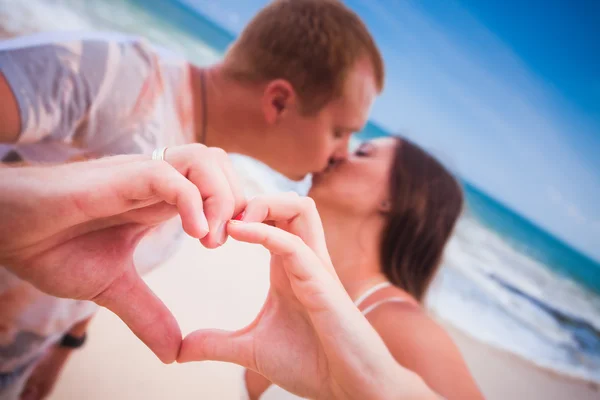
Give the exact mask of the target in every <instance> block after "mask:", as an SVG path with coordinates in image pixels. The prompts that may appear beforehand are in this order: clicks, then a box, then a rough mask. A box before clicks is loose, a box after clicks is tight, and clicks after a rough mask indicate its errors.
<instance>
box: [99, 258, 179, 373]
mask: <svg viewBox="0 0 600 400" xmlns="http://www.w3.org/2000/svg"><path fill="white" fill-rule="evenodd" d="M93 300H94V302H95V303H97V304H98V305H100V306H103V307H106V308H108V309H109V310H110V311H112V312H113V313H115V314H116V315H117V316H118V317H119V318H121V320H123V322H125V324H126V325H127V326H128V327H129V329H131V331H132V332H133V333H134V334H135V335H136V336H137V337H138V338H139V339H140V340H141V341H142V342H144V343H145V344H146V346H148V347H149V348H150V350H152V351H153V352H154V354H156V356H157V357H158V358H159V359H160V360H161V361H162V362H164V363H167V364H168V363H172V362H173V361H175V359H176V358H177V353H178V351H179V347H180V345H181V330H180V329H179V325H178V324H177V321H176V320H175V317H174V316H173V314H171V312H170V311H169V309H168V308H167V307H166V306H165V304H164V303H163V302H162V301H161V300H160V299H159V298H158V297H157V296H156V295H155V294H154V293H153V292H152V290H150V288H149V287H148V286H147V285H146V283H145V282H144V281H143V280H142V278H140V276H139V275H138V273H137V271H136V270H135V269H134V268H133V267H131V268H128V269H127V270H126V272H125V273H124V274H123V275H122V276H121V277H120V278H119V279H117V280H116V281H115V282H113V283H112V284H111V285H110V286H109V287H108V289H106V290H105V291H104V292H102V293H101V294H100V295H99V296H97V297H96V298H94V299H93Z"/></svg>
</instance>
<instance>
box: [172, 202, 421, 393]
mask: <svg viewBox="0 0 600 400" xmlns="http://www.w3.org/2000/svg"><path fill="white" fill-rule="evenodd" d="M262 222H271V223H274V226H270V225H268V224H265V223H262ZM228 232H229V235H230V236H231V237H233V238H234V239H236V240H240V241H243V242H248V243H256V244H261V245H263V246H264V247H265V248H267V249H268V250H269V251H270V252H271V253H272V257H271V270H270V280H271V287H270V289H269V293H268V296H267V300H266V302H265V304H264V305H263V308H262V310H261V311H260V313H259V314H258V316H257V317H256V319H255V320H254V321H253V322H252V323H251V324H250V325H249V326H247V327H246V328H244V329H242V330H240V331H237V332H225V331H218V330H200V331H196V332H193V333H191V334H190V335H189V336H188V337H186V338H185V339H184V341H183V345H182V348H181V351H180V354H179V357H178V361H180V362H187V361H200V360H218V361H227V362H233V363H236V364H239V365H241V366H243V367H246V368H249V369H252V370H254V371H257V372H258V373H260V374H262V375H264V376H265V377H266V378H268V379H269V380H270V381H271V382H273V383H275V384H277V385H279V386H281V387H283V388H284V389H286V390H288V391H290V392H293V393H296V394H298V395H300V396H304V397H310V398H344V399H353V398H356V399H365V398H369V399H376V398H386V399H389V398H400V397H399V396H406V397H402V398H429V397H428V396H432V398H433V393H432V392H431V391H430V390H429V389H428V388H427V387H426V386H425V385H424V383H423V382H422V381H421V379H420V378H419V377H418V376H416V375H415V374H413V373H411V372H409V371H407V370H405V369H403V368H402V367H400V366H399V365H398V364H397V363H396V362H395V360H394V359H393V357H392V356H391V354H390V353H389V352H388V350H387V348H386V347H385V344H384V343H383V341H382V340H381V338H380V337H379V336H378V335H377V333H376V332H375V330H374V329H373V328H372V327H371V326H370V324H369V323H368V321H367V320H366V319H365V318H364V317H363V315H362V314H361V313H360V312H359V311H358V309H357V308H356V306H355V305H354V303H353V302H352V300H351V299H350V297H349V296H348V295H347V293H346V291H345V290H344V288H343V286H342V285H341V283H340V281H339V279H338V278H337V275H336V274H335V270H334V269H333V266H332V264H331V260H330V258H329V255H328V252H327V248H326V244H325V237H324V233H323V227H322V224H321V220H320V218H319V215H318V212H317V210H316V207H315V205H314V202H313V201H312V200H311V199H309V198H300V197H298V196H297V195H293V194H286V195H279V196H269V197H258V198H256V199H254V200H252V201H251V202H250V203H249V204H248V206H247V208H246V211H245V212H244V215H243V218H242V222H237V221H232V222H231V223H230V225H229V229H228ZM413 396H417V397H413Z"/></svg>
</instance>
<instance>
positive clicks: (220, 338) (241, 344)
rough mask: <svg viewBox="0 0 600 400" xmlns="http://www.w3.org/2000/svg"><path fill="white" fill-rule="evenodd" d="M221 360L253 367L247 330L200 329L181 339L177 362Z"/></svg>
mask: <svg viewBox="0 0 600 400" xmlns="http://www.w3.org/2000/svg"><path fill="white" fill-rule="evenodd" d="M209 360H210V361H223V362H229V363H234V364H238V365H241V366H242V367H245V368H251V369H255V367H256V366H255V365H254V364H255V362H254V347H253V345H252V336H251V334H250V333H249V332H247V330H241V331H237V332H229V331H224V330H220V329H201V330H198V331H195V332H192V333H190V334H189V335H188V336H186V338H185V339H184V340H183V343H182V345H181V350H180V351H179V356H178V357H177V362H180V363H185V362H190V361H209Z"/></svg>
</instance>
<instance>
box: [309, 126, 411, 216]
mask: <svg viewBox="0 0 600 400" xmlns="http://www.w3.org/2000/svg"><path fill="white" fill-rule="evenodd" d="M398 145H400V139H395V138H382V139H376V140H373V141H370V142H364V143H362V144H361V145H360V147H358V149H357V150H356V151H355V152H354V153H352V154H350V156H349V157H348V159H347V160H345V161H340V162H338V163H336V164H335V165H333V166H331V167H329V168H328V169H327V170H326V171H325V172H323V173H320V174H316V175H314V176H313V186H312V188H311V189H310V192H309V196H310V197H312V198H313V199H314V200H315V202H316V203H317V206H318V207H319V208H320V209H323V208H328V207H335V209H336V210H338V211H343V212H345V213H350V214H353V215H364V216H366V215H370V214H373V213H375V212H379V211H381V210H384V209H385V208H386V202H387V200H388V197H389V177H390V170H391V167H392V163H393V160H394V156H395V154H396V146H398Z"/></svg>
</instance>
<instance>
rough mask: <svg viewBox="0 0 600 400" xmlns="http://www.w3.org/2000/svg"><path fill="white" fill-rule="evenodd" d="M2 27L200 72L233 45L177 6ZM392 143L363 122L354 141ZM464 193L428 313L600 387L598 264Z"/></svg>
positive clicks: (15, 5)
mask: <svg viewBox="0 0 600 400" xmlns="http://www.w3.org/2000/svg"><path fill="white" fill-rule="evenodd" d="M0 19H1V22H0V37H2V36H3V37H9V36H11V35H15V34H22V33H31V32H38V31H43V30H90V29H100V30H117V31H122V32H127V33H136V34H143V35H145V36H146V37H148V38H149V39H150V40H151V41H153V42H155V43H157V44H160V45H162V46H165V47H169V48H171V49H173V50H175V51H178V52H180V53H182V54H184V55H185V56H186V57H188V58H189V59H190V60H192V61H193V62H195V63H197V64H199V65H209V64H211V63H214V62H215V61H217V60H219V59H220V58H221V56H222V54H223V52H224V51H225V49H226V48H227V46H228V45H229V43H231V41H232V40H233V39H234V37H235V36H234V35H233V34H232V33H231V32H229V31H227V30H225V29H223V28H222V27H220V26H219V25H218V24H216V23H215V22H213V21H211V20H209V19H208V18H205V17H204V16H203V14H202V10H196V9H193V8H191V7H190V6H188V5H185V4H184V3H182V2H181V1H179V0H154V1H142V0H93V1H92V0H86V1H84V0H28V1H26V2H16V1H12V0H0ZM390 134H391V133H390V132H386V131H385V130H384V129H383V128H381V127H379V126H378V125H377V124H375V123H369V124H368V126H367V127H366V128H365V130H364V131H363V132H361V133H360V135H358V138H359V139H362V140H365V139H370V138H374V137H379V136H386V135H390ZM261 171H262V170H261ZM261 179H264V180H265V181H268V180H274V174H270V173H269V172H264V176H263V178H261ZM464 190H465V194H466V198H467V209H466V211H465V214H464V216H463V217H462V218H461V220H460V222H459V224H458V227H457V229H456V233H455V235H454V237H453V239H452V240H451V242H450V244H449V246H448V248H447V251H446V256H445V260H444V265H443V268H442V271H441V273H440V276H439V279H437V280H436V282H435V283H434V285H433V288H432V291H431V294H430V295H429V298H428V302H427V304H428V307H429V309H430V310H431V311H432V312H433V313H434V314H436V315H437V316H439V317H440V318H442V319H444V320H446V321H447V322H449V323H451V324H453V325H454V326H456V327H457V328H459V329H461V330H463V331H464V332H465V333H467V334H469V335H470V336H472V337H474V338H476V339H478V340H481V341H483V342H485V343H488V344H489V345H491V346H494V347H497V348H500V349H503V350H506V351H508V352H512V353H514V354H517V355H519V356H521V357H523V358H524V359H526V360H529V361H530V362H532V363H533V364H535V365H538V366H540V367H542V368H546V369H550V370H552V371H555V372H557V373H560V374H564V375H568V376H572V377H576V378H580V379H585V380H588V381H592V382H595V383H598V384H600V264H599V263H598V262H596V261H594V260H592V259H590V258H588V257H586V256H585V255H583V254H581V253H579V252H578V251H576V250H575V249H573V248H571V247H569V246H568V245H566V244H565V243H563V242H561V241H560V240H558V239H557V238H555V237H553V236H552V235H550V234H548V233H547V232H545V231H544V230H542V229H540V228H539V227H537V226H535V225H534V224H533V223H531V222H530V221H528V220H527V219H526V218H523V217H522V216H520V215H518V214H516V213H515V212H513V211H511V210H510V209H509V208H507V207H505V206H504V205H502V204H501V203H499V202H498V201H496V200H495V199H493V198H492V197H490V196H488V195H487V194H485V193H483V192H482V191H480V190H479V189H477V188H476V187H475V186H473V185H471V184H470V183H468V182H464ZM507 373H509V372H507Z"/></svg>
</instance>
